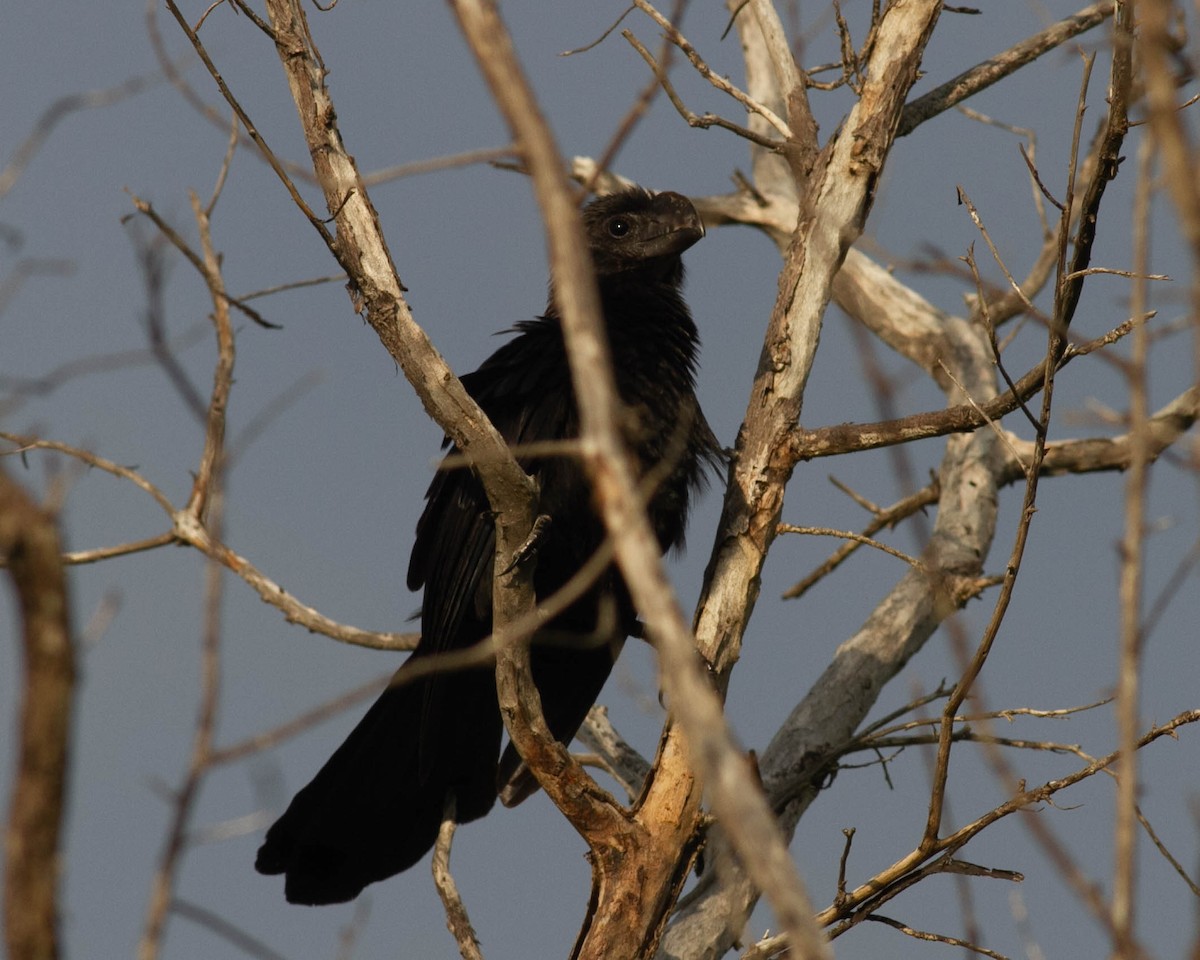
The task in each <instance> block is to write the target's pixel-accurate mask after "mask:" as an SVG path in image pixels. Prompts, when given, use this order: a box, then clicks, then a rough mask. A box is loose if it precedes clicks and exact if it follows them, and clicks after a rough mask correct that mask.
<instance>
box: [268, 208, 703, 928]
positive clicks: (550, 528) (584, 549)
mask: <svg viewBox="0 0 1200 960" xmlns="http://www.w3.org/2000/svg"><path fill="white" fill-rule="evenodd" d="M583 220H584V226H585V229H586V232H587V238H588V243H589V247H590V250H591V255H592V260H593V263H594V265H595V270H596V278H597V281H598V284H599V290H600V300H601V307H602V311H603V321H604V329H605V332H606V333H607V336H608V342H609V346H610V348H611V350H612V358H613V369H614V373H615V375H616V382H617V389H618V392H619V394H620V397H621V400H622V403H623V410H624V412H625V417H624V422H623V423H622V428H623V431H624V434H625V437H626V439H627V442H628V444H629V449H630V450H631V452H632V453H633V456H634V457H635V460H636V463H637V466H638V468H639V470H640V474H641V476H642V477H643V478H644V479H645V481H646V484H645V485H646V487H647V488H648V489H649V491H650V492H649V495H648V496H649V499H648V504H647V509H648V513H649V517H650V520H651V522H652V523H653V526H654V529H655V531H656V533H657V535H658V541H659V544H660V545H661V546H662V549H663V551H664V552H665V551H666V550H668V549H669V548H671V547H677V546H680V545H682V543H683V537H684V524H685V521H686V517H687V510H688V502H689V499H690V497H691V494H692V493H693V491H695V490H696V489H697V487H698V486H700V485H701V483H702V481H703V478H704V473H705V468H706V466H712V467H715V466H716V465H717V464H718V463H719V462H720V460H721V452H720V447H719V445H718V443H717V440H716V438H715V437H714V436H713V432H712V430H711V429H710V428H709V425H708V423H707V422H706V421H705V419H704V415H703V414H702V413H701V412H700V407H699V405H698V403H697V401H696V396H695V391H694V385H695V364H696V353H697V348H698V340H697V336H696V327H695V324H694V323H693V322H692V318H691V315H690V313H689V312H688V308H687V305H686V304H685V303H684V301H683V298H682V297H681V295H680V288H681V286H682V283H683V263H682V261H681V259H680V255H681V254H682V253H683V251H684V250H686V249H687V248H688V247H690V246H691V245H692V244H693V243H695V242H696V241H697V240H699V239H700V238H701V237H702V236H703V235H704V228H703V226H702V224H701V221H700V218H699V216H698V215H697V213H696V210H695V208H694V207H693V206H692V204H691V202H690V201H689V200H688V199H687V198H686V197H683V196H681V195H679V194H677V193H659V194H653V193H649V192H647V191H645V190H641V189H631V190H627V191H624V192H622V193H618V194H615V195H613V196H609V197H604V198H601V199H599V200H595V201H593V202H592V203H591V204H589V205H588V206H587V207H586V208H585V210H584V215H583ZM514 332H515V333H516V334H517V335H516V336H515V337H514V338H513V339H511V340H509V341H508V342H507V343H506V344H505V345H504V346H502V347H501V348H500V349H499V350H497V351H496V352H495V353H494V354H492V356H491V357H490V358H488V359H487V360H486V361H485V362H484V363H483V365H482V366H481V367H480V368H479V369H478V370H476V371H475V372H474V373H471V374H468V375H467V376H465V377H463V378H462V381H463V385H464V386H465V387H466V389H467V392H468V393H470V394H471V396H472V397H474V399H475V400H476V402H477V403H478V404H479V405H480V407H482V408H483V410H484V412H485V413H486V414H487V415H488V417H489V418H491V421H492V423H493V424H495V426H496V429H497V430H499V432H500V434H501V435H502V436H503V437H504V439H505V440H506V441H507V442H508V443H509V444H510V445H511V446H512V447H513V448H514V450H515V452H516V455H517V459H518V461H519V462H520V464H521V466H522V467H523V468H524V469H525V470H526V471H528V473H529V474H530V475H531V476H532V477H533V478H534V480H535V481H536V482H537V487H538V491H539V495H538V513H539V514H542V515H545V516H546V517H548V518H549V523H548V525H547V526H546V527H545V529H544V530H543V531H542V532H541V534H540V537H539V538H538V539H537V541H536V545H535V549H536V555H535V558H534V560H533V562H535V563H536V567H535V569H534V574H533V581H534V590H535V593H536V595H537V597H538V598H539V600H544V599H546V598H548V597H550V596H551V595H552V594H554V593H555V592H556V591H558V590H559V589H560V588H561V587H562V586H563V585H564V584H565V583H566V582H567V580H568V579H570V577H571V576H572V575H573V574H574V573H575V572H576V571H578V570H579V569H580V567H581V566H583V564H584V563H585V562H586V561H587V560H588V559H589V558H590V557H591V556H592V555H593V554H594V553H595V552H596V551H597V549H599V548H600V546H601V544H602V542H603V540H604V537H605V532H604V524H603V522H602V520H601V518H600V517H599V515H598V514H597V512H596V509H595V506H594V503H593V498H592V494H591V490H590V486H589V483H588V480H587V478H586V476H585V475H584V471H583V468H582V466H581V465H580V463H579V462H578V460H577V458H576V457H575V456H573V455H572V454H571V452H570V451H569V450H563V451H546V450H544V449H543V450H541V451H534V453H535V454H536V455H526V454H523V453H522V451H521V447H522V446H523V445H528V444H536V443H543V442H545V441H555V440H566V439H570V438H573V437H576V436H577V435H578V432H579V414H578V410H577V408H576V403H575V396H574V391H573V388H572V386H571V376H570V370H569V369H568V365H567V357H566V352H565V348H564V344H563V334H562V328H561V325H560V320H559V315H558V310H557V307H556V306H555V304H554V298H553V296H551V298H550V305H549V307H548V308H547V310H546V314H545V315H544V316H542V317H539V318H538V319H536V320H531V321H526V322H523V323H519V324H517V326H516V329H515V331H514ZM454 453H455V451H454V450H451V454H452V455H453V454H454ZM426 499H427V503H426V505H425V511H424V513H423V514H422V516H421V519H420V521H419V522H418V523H417V537H416V543H415V545H414V546H413V552H412V558H411V560H410V561H409V568H408V586H409V587H410V588H411V589H413V590H417V589H420V588H421V587H424V590H425V593H424V599H423V602H422V606H421V640H420V643H419V644H418V646H417V649H416V651H415V652H414V653H413V655H412V656H411V658H410V659H409V660H408V661H407V662H406V663H405V664H404V666H402V667H401V668H400V670H399V672H398V673H397V676H396V682H395V683H394V685H393V686H391V687H389V688H388V689H387V690H386V691H385V692H384V693H383V694H382V695H381V696H380V698H379V699H378V700H377V701H376V702H375V704H374V705H373V706H372V707H371V709H370V710H369V711H368V712H367V714H366V716H364V717H363V719H362V721H361V722H360V723H359V724H358V726H357V727H355V728H354V730H353V731H352V732H351V734H350V736H349V737H347V738H346V741H345V743H343V744H342V745H341V746H340V747H339V748H338V749H337V751H336V752H335V753H334V754H333V756H332V757H330V758H329V760H328V762H326V764H325V766H323V767H322V768H321V770H320V772H319V773H317V775H316V777H314V778H313V780H312V782H311V783H310V784H309V785H308V786H306V787H305V788H304V789H303V790H301V791H300V792H299V793H297V794H296V796H295V798H294V799H293V800H292V803H291V805H290V806H289V807H288V809H287V811H286V812H285V813H284V814H283V816H282V817H280V818H279V820H278V821H276V823H275V824H274V826H272V827H271V828H270V830H268V831H267V836H266V840H265V842H264V843H263V845H262V847H261V848H260V849H259V851H258V858H257V860H256V861H255V867H256V868H257V869H258V871H259V872H261V873H266V874H278V873H282V874H285V875H286V884H285V893H286V896H287V899H288V900H289V901H291V902H292V903H306V904H322V903H338V902H342V901H346V900H350V899H353V898H354V897H356V896H357V895H358V894H359V893H360V892H361V891H362V889H363V887H364V886H366V885H367V884H369V883H373V882H374V881H376V880H382V879H384V878H385V877H390V876H392V875H393V874H396V873H399V872H400V871H401V870H405V869H407V868H408V867H410V866H412V865H413V864H414V863H415V862H416V861H417V860H419V859H420V858H421V857H422V856H423V855H424V854H425V852H426V851H427V850H429V848H430V847H431V846H432V845H433V842H434V840H435V839H436V836H437V831H438V826H439V824H440V822H441V819H442V811H443V806H444V803H445V799H446V796H447V794H448V792H450V791H453V793H454V798H455V804H456V819H457V820H458V821H459V822H460V823H465V822H467V821H470V820H475V819H477V818H478V817H481V816H483V815H484V814H485V813H487V812H488V810H490V809H491V807H492V805H493V803H494V802H495V800H496V797H497V795H498V794H499V795H500V796H501V797H502V798H503V799H504V801H505V802H506V803H509V804H513V803H517V802H519V801H520V800H521V799H523V798H524V797H525V796H526V795H528V794H529V793H531V792H532V791H533V790H534V789H536V782H535V781H534V780H533V778H532V775H531V774H530V772H529V771H528V770H527V769H525V768H524V767H523V765H522V763H521V759H520V757H519V755H518V754H517V753H516V751H515V749H514V748H513V747H512V745H511V744H510V745H509V746H508V748H507V749H506V751H505V753H504V756H503V757H502V758H500V759H499V760H498V759H497V758H498V757H500V741H501V735H502V732H503V724H502V722H501V718H500V712H499V708H498V706H497V702H496V686H495V676H494V671H493V670H492V669H491V668H475V669H469V670H455V671H446V672H439V673H432V674H427V675H425V676H422V677H419V678H417V679H415V680H413V681H411V682H407V681H406V678H405V673H406V671H408V670H411V668H412V666H413V665H414V664H416V663H418V662H420V661H421V659H422V658H424V657H427V656H429V655H431V654H436V653H440V652H444V651H449V650H462V649H465V648H467V647H470V646H472V645H473V644H476V643H478V642H479V641H481V640H483V639H484V638H485V637H487V636H488V634H489V633H490V632H491V629H492V576H493V570H492V566H493V560H494V557H493V553H494V546H495V531H494V528H493V520H492V514H491V513H490V510H489V506H488V501H487V498H486V497H485V495H484V492H483V488H482V486H481V484H480V483H479V480H478V479H477V478H476V476H475V475H474V474H473V473H472V472H471V471H470V470H469V469H466V468H463V467H458V468H455V469H443V470H441V471H439V472H438V474H437V476H436V477H435V478H434V480H433V483H432V484H431V485H430V488H429V492H428V494H427V495H426ZM636 629H637V615H636V612H635V610H634V608H633V605H632V603H631V602H630V599H629V595H628V592H627V591H626V588H625V585H624V583H623V582H622V580H621V577H620V574H619V573H618V572H617V569H616V567H615V566H613V565H611V564H610V565H609V566H608V567H607V568H606V569H605V571H604V572H603V573H602V574H601V575H600V576H599V578H598V579H597V580H596V581H595V582H594V583H593V584H592V586H591V587H589V588H588V590H587V591H586V592H585V593H584V594H583V595H582V596H581V597H580V598H579V599H578V600H576V601H575V602H574V603H572V604H571V605H570V606H569V607H568V608H567V609H566V610H565V611H564V612H562V613H560V614H559V615H558V616H556V617H554V618H553V620H551V621H550V622H549V623H548V624H546V626H545V627H544V628H543V629H541V630H540V631H539V632H538V634H536V635H535V637H534V640H533V647H532V652H531V658H532V670H533V677H534V681H535V682H536V684H537V687H538V690H539V692H540V694H541V699H542V710H543V712H544V714H545V717H546V721H547V723H548V725H549V727H550V730H551V732H552V733H553V734H554V736H555V737H557V738H558V739H559V740H561V741H562V742H564V743H567V742H569V741H570V740H571V739H572V737H574V735H575V733H576V731H577V730H578V729H579V726H580V724H581V723H582V722H583V718H584V716H585V715H586V713H587V711H588V709H589V708H590V707H591V705H592V704H593V703H594V702H595V700H596V697H597V696H598V695H599V693H600V688H601V687H602V686H603V685H604V681H605V680H606V679H607V677H608V674H609V671H610V670H611V668H612V664H613V659H614V658H615V656H616V655H617V653H619V651H620V648H621V644H622V643H623V642H624V640H625V638H626V637H627V636H629V635H630V634H632V633H634V632H635V631H636Z"/></svg>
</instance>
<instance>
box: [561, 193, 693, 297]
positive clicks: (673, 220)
mask: <svg viewBox="0 0 1200 960" xmlns="http://www.w3.org/2000/svg"><path fill="white" fill-rule="evenodd" d="M583 226H584V230H585V231H586V233H587V238H588V246H589V247H590V248H591V253H592V261H593V263H594V264H595V267H596V274H597V276H600V277H606V276H613V275H615V274H620V273H624V272H627V271H633V270H637V271H645V270H650V271H652V272H654V273H657V274H659V275H660V276H661V277H662V278H663V279H674V278H675V277H678V278H679V279H682V267H681V265H680V260H679V255H680V254H681V253H683V251H684V250H686V249H687V248H688V247H690V246H691V245H692V244H693V243H695V242H696V241H697V240H699V239H700V238H701V237H703V236H704V224H703V222H702V221H701V220H700V215H699V214H698V213H697V212H696V208H695V207H694V206H692V202H691V201H690V200H689V199H688V198H687V197H685V196H683V195H682V194H679V193H671V192H664V193H651V192H650V191H648V190H643V189H642V188H640V187H633V188H631V189H629V190H624V191H622V192H621V193H614V194H611V195H610V196H607V197H600V198H599V199H598V200H593V201H592V202H591V203H589V204H588V205H587V206H586V207H585V208H584V211H583Z"/></svg>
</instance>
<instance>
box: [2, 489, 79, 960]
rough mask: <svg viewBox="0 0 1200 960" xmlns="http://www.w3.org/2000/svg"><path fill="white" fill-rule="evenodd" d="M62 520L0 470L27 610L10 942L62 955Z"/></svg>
mask: <svg viewBox="0 0 1200 960" xmlns="http://www.w3.org/2000/svg"><path fill="white" fill-rule="evenodd" d="M61 554H62V548H61V545H60V543H59V538H58V530H57V527H56V526H55V519H54V517H53V516H51V515H50V514H49V513H47V512H46V511H45V510H43V509H42V508H40V507H39V506H38V505H37V504H36V503H34V502H33V501H32V500H31V499H30V498H29V496H28V495H27V494H26V493H25V491H24V490H22V489H21V487H20V486H18V485H17V484H16V483H15V482H14V481H13V480H12V479H11V478H9V476H8V474H7V473H5V472H4V471H3V470H0V558H3V560H4V562H5V565H6V566H7V567H8V572H9V576H10V578H11V580H12V582H13V586H14V588H15V591H16V594H17V601H18V603H19V605H20V611H21V627H22V647H23V653H24V666H25V671H24V682H23V684H22V693H21V713H20V719H19V722H18V731H19V732H18V744H19V745H18V757H17V762H16V770H15V774H16V776H15V780H14V786H13V792H12V798H11V801H10V805H9V818H8V825H7V828H6V831H5V836H4V859H5V864H4V867H5V870H4V941H5V945H6V947H7V951H8V956H9V957H10V958H11V960H54V958H56V957H58V956H59V939H58V920H59V911H58V881H59V874H60V872H61V869H60V866H61V862H62V856H61V851H60V846H61V843H62V821H63V813H64V808H65V804H66V793H67V778H68V768H67V764H68V761H69V759H70V739H71V716H72V713H71V708H72V695H73V692H74V686H75V650H74V646H73V642H72V638H71V631H70V625H69V621H70V616H69V608H68V598H67V583H66V574H65V571H64V569H63V564H62V559H61Z"/></svg>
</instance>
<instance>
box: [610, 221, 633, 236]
mask: <svg viewBox="0 0 1200 960" xmlns="http://www.w3.org/2000/svg"><path fill="white" fill-rule="evenodd" d="M608 232H609V234H610V235H611V236H614V237H623V236H625V234H627V233H628V232H629V221H628V220H626V219H625V218H624V217H613V218H612V219H611V220H609V221H608Z"/></svg>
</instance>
